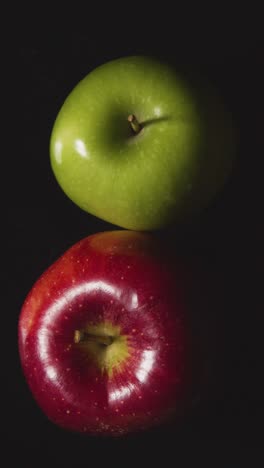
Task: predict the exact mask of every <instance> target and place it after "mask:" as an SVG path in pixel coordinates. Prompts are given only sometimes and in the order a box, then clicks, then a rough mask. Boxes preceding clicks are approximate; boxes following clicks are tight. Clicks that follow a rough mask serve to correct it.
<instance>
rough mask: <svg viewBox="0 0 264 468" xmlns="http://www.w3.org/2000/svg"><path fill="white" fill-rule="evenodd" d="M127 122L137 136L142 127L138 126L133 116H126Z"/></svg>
mask: <svg viewBox="0 0 264 468" xmlns="http://www.w3.org/2000/svg"><path fill="white" fill-rule="evenodd" d="M127 120H128V121H129V123H130V125H131V128H132V130H133V132H134V133H135V134H136V135H137V134H138V133H139V132H140V130H141V128H142V126H141V125H140V123H139V121H138V120H137V118H136V116H135V115H134V114H130V115H129V116H128V118H127Z"/></svg>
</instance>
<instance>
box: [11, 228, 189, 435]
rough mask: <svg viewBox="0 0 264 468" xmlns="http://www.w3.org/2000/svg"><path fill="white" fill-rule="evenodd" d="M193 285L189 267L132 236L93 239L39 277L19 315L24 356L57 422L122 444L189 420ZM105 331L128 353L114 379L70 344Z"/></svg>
mask: <svg viewBox="0 0 264 468" xmlns="http://www.w3.org/2000/svg"><path fill="white" fill-rule="evenodd" d="M186 277H188V274H187V275H186V271H185V267H184V265H183V262H180V261H179V262H177V261H175V260H173V261H172V259H169V258H168V255H167V254H166V252H165V249H164V248H163V250H162V246H161V245H160V244H159V243H158V241H156V240H154V239H153V237H151V236H150V235H147V234H143V233H137V232H132V231H111V232H105V233H99V234H95V235H91V236H89V237H87V238H85V239H83V240H81V241H80V242H78V243H77V244H75V245H74V246H73V247H71V248H70V249H69V250H67V251H66V253H65V254H64V255H62V256H61V257H60V258H59V259H58V260H57V261H56V262H55V263H54V264H53V265H52V266H50V268H49V269H48V270H47V271H46V272H44V273H43V274H42V276H41V277H40V278H39V280H38V281H37V282H36V283H35V285H34V286H33V288H32V290H31V291H30V292H29V294H28V296H27V298H26V300H25V302H24V305H23V307H22V311H21V315H20V319H19V352H20V358H21V363H22V367H23V371H24V375H25V377H26V380H27V382H28V385H29V387H30V389H31V392H32V394H33V396H34V398H35V399H36V401H37V403H38V404H39V406H40V407H41V408H42V410H43V412H44V413H45V414H46V415H47V417H48V418H49V419H50V420H51V421H53V422H54V423H55V424H57V425H59V426H61V427H63V428H65V429H68V430H72V431H79V432H86V433H87V434H98V435H107V436H108V435H115V436H116V435H122V434H126V433H129V432H134V431H138V430H142V429H143V430H144V429H147V428H149V427H152V426H155V425H157V424H160V423H162V422H164V421H166V420H170V418H175V416H176V417H177V415H179V414H181V413H182V410H183V408H185V407H186V406H188V404H190V400H191V397H192V395H193V386H194V384H195V382H194V381H195V378H194V374H195V373H197V368H196V369H195V366H197V363H196V362H195V358H194V355H195V349H194V346H193V338H192V326H191V318H190V317H191V311H190V310H189V306H188V301H187V300H186V291H187V289H188V288H187V287H186V284H185V282H186ZM100 323H110V324H112V325H113V327H116V326H117V327H119V328H120V334H121V335H122V336H125V337H126V343H127V346H128V349H129V355H128V356H127V357H126V358H124V359H123V361H122V362H121V363H119V365H117V366H116V367H115V368H114V369H113V372H112V375H110V374H109V373H107V372H106V371H102V369H100V367H99V366H98V364H97V363H96V362H95V360H93V359H92V358H91V356H89V352H87V350H85V351H84V350H83V348H81V347H80V346H79V345H77V344H76V343H74V340H73V337H74V332H75V330H79V329H82V328H84V327H86V326H87V324H94V325H95V326H96V325H98V324H99V325H100ZM196 357H197V356H196Z"/></svg>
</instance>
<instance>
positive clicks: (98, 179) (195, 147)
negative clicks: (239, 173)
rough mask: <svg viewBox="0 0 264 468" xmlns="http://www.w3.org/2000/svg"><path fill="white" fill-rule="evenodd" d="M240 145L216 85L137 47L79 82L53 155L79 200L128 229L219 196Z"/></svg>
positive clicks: (148, 226) (181, 214)
mask: <svg viewBox="0 0 264 468" xmlns="http://www.w3.org/2000/svg"><path fill="white" fill-rule="evenodd" d="M130 114H133V115H135V116H136V118H137V120H138V122H139V123H140V124H141V127H142V128H141V130H140V132H139V133H138V134H134V133H133V131H132V128H131V125H130V123H129V122H128V116H129V115H130ZM234 147H235V145H234V132H233V125H232V120H231V118H230V115H229V114H228V112H227V111H226V110H225V109H224V106H223V104H222V102H221V100H220V99H219V98H218V96H217V95H216V94H215V93H214V92H213V91H212V90H211V89H210V88H209V87H208V86H205V87H204V89H203V87H199V86H198V87H196V85H195V86H193V84H191V82H190V81H189V80H188V79H187V78H184V77H183V76H181V75H180V74H177V73H176V72H175V71H174V69H172V68H171V67H170V66H168V65H166V64H163V63H160V62H159V61H157V60H156V59H153V58H150V57H144V56H130V57H125V58H120V59H116V60H113V61H110V62H108V63H106V64H104V65H101V66H99V67H98V68H96V69H95V70H93V71H92V72H91V73H89V74H88V75H87V76H86V77H85V78H84V79H83V80H82V81H81V82H80V83H79V84H77V86H76V87H75V88H74V89H73V91H72V92H71V93H70V94H69V96H68V97H67V99H66V101H65V102H64V104H63V105H62V108H61V110H60V112H59V113H58V116H57V118H56V120H55V123H54V127H53V130H52V134H51V142H50V155H51V166H52V170H53V172H54V174H55V177H56V179H57V181H58V183H59V185H60V186H61V188H62V190H63V191H64V192H65V194H67V196H68V197H69V198H70V199H71V200H72V201H73V202H75V203H76V204H77V205H78V206H79V207H80V208H82V209H83V210H85V211H87V212H89V213H91V214H93V215H95V216H97V217H98V218H101V219H104V220H106V221H108V222H110V223H112V224H115V225H117V226H120V227H123V228H126V229H133V230H155V229H161V228H164V227H165V226H167V225H169V224H171V223H172V222H174V221H175V220H176V221H177V220H182V219H185V218H187V219H188V217H189V216H190V215H191V216H192V215H193V214H195V213H196V214H197V213H199V212H200V210H201V209H203V208H204V207H206V206H207V205H208V204H209V203H210V201H211V200H212V199H213V197H214V196H215V195H216V194H217V193H218V192H219V191H220V190H221V188H222V187H223V185H224V183H225V181H226V180H227V178H228V176H229V174H230V172H231V169H232V161H233V157H234V152H235V151H234Z"/></svg>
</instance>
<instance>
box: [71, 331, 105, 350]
mask: <svg viewBox="0 0 264 468" xmlns="http://www.w3.org/2000/svg"><path fill="white" fill-rule="evenodd" d="M73 341H74V343H75V344H78V343H81V342H88V343H97V344H100V345H103V346H109V345H110V344H112V343H113V341H114V338H113V337H112V336H110V335H93V334H92V333H88V332H86V331H83V330H75V332H74V337H73Z"/></svg>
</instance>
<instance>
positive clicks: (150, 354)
mask: <svg viewBox="0 0 264 468" xmlns="http://www.w3.org/2000/svg"><path fill="white" fill-rule="evenodd" d="M155 354H156V351H154V350H152V349H151V350H146V351H144V352H143V354H142V360H141V363H140V365H139V368H138V371H137V372H136V376H137V378H138V380H139V381H140V382H145V381H146V380H147V378H148V374H149V373H150V371H151V369H152V367H153V364H154V362H155Z"/></svg>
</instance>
